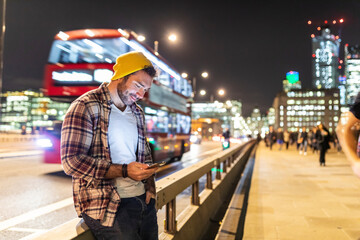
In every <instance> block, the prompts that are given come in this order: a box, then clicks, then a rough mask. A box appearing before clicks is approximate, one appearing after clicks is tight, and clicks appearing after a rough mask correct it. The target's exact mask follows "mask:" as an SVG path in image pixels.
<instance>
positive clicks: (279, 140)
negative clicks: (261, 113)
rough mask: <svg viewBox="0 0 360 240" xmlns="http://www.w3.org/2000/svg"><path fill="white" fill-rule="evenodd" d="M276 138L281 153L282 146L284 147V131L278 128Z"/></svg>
mask: <svg viewBox="0 0 360 240" xmlns="http://www.w3.org/2000/svg"><path fill="white" fill-rule="evenodd" d="M276 138H277V143H278V144H279V151H281V149H282V146H283V145H284V133H283V131H282V128H278V130H277V134H276Z"/></svg>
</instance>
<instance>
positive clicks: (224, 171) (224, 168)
mask: <svg viewBox="0 0 360 240" xmlns="http://www.w3.org/2000/svg"><path fill="white" fill-rule="evenodd" d="M226 161H227V159H225V161H223V173H226V165H227V163H226Z"/></svg>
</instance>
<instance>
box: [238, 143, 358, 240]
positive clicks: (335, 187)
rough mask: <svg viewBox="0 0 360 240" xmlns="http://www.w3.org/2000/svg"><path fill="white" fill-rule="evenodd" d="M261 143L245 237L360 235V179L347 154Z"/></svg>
mask: <svg viewBox="0 0 360 240" xmlns="http://www.w3.org/2000/svg"><path fill="white" fill-rule="evenodd" d="M325 159H326V166H325V167H320V164H319V155H318V154H314V153H312V150H311V149H308V154H307V155H306V156H304V155H300V154H299V152H298V151H296V149H295V147H294V146H291V147H290V148H289V150H285V149H284V147H283V149H282V150H281V151H279V150H278V146H277V145H274V146H273V150H272V151H270V150H269V148H266V147H265V145H264V144H263V142H262V143H261V144H260V146H259V147H258V150H257V152H256V158H255V166H254V172H253V177H252V182H251V188H250V196H249V201H248V208H247V213H246V219H245V226H244V235H243V239H248V240H252V239H286V240H288V239H301V240H312V239H314V240H315V239H316V240H319V239H320V240H326V239H329V240H330V239H331V240H334V239H335V240H342V239H346V240H348V239H354V240H355V239H360V179H359V178H357V177H355V176H354V175H353V173H352V170H351V168H350V165H349V162H348V161H347V160H346V158H345V155H344V154H343V153H337V152H336V151H335V150H334V149H333V148H332V149H330V150H329V151H328V153H327V154H326V157H325Z"/></svg>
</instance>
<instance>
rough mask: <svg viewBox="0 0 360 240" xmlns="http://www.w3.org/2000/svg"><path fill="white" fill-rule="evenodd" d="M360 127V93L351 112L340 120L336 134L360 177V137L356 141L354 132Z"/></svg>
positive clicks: (354, 170) (355, 172)
mask: <svg viewBox="0 0 360 240" xmlns="http://www.w3.org/2000/svg"><path fill="white" fill-rule="evenodd" d="M359 125H360V92H359V93H358V95H357V97H356V99H355V103H354V104H353V105H352V106H351V108H350V111H349V112H346V113H345V114H344V116H343V117H342V118H341V119H340V121H339V123H338V125H337V128H336V133H337V137H338V138H339V142H340V145H341V148H342V150H343V152H344V153H345V156H346V158H347V159H348V160H349V161H350V163H351V167H352V169H353V172H354V174H355V175H356V176H358V177H360V135H359V138H358V139H356V137H355V135H354V130H357V132H358V133H359V129H356V126H359Z"/></svg>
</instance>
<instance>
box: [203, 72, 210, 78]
mask: <svg viewBox="0 0 360 240" xmlns="http://www.w3.org/2000/svg"><path fill="white" fill-rule="evenodd" d="M201 76H202V77H203V78H208V77H209V74H208V73H207V72H203V73H201Z"/></svg>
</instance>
